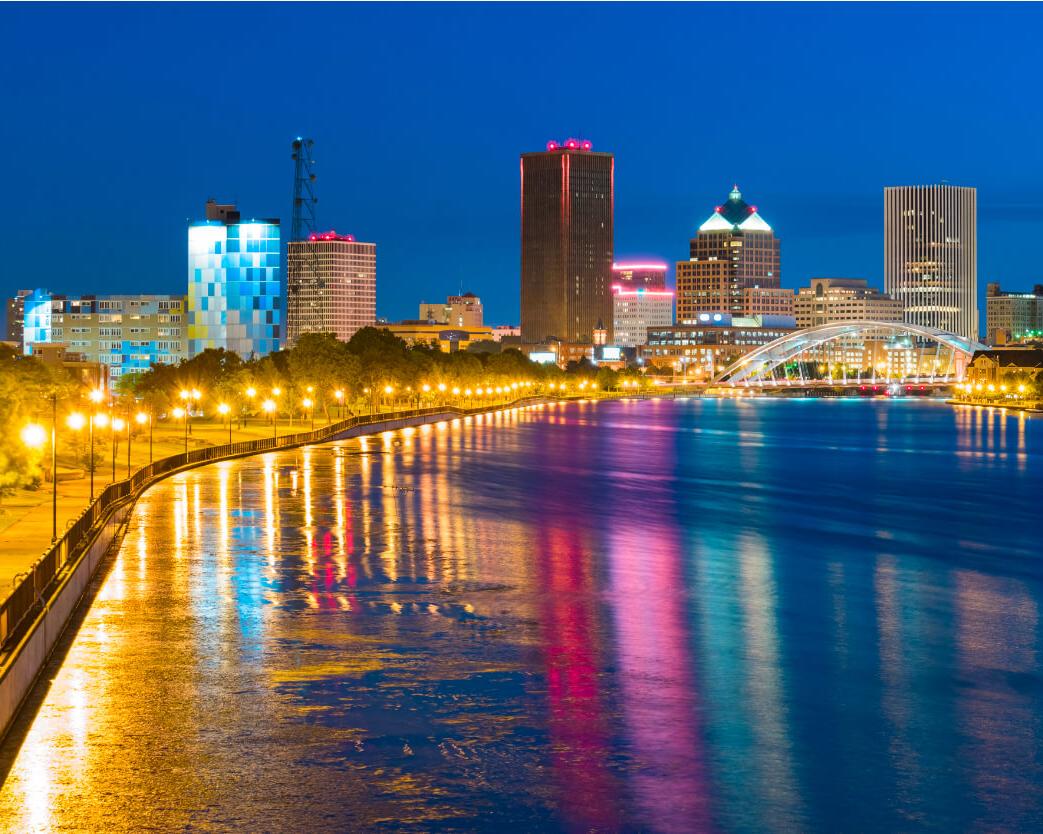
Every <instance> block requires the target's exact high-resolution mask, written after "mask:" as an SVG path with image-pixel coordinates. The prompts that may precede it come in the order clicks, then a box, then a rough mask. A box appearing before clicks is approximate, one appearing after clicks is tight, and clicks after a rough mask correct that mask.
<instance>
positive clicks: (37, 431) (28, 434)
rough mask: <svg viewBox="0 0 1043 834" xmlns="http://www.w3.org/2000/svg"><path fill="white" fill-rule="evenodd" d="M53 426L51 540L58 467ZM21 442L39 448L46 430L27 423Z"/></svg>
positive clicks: (55, 520) (55, 534)
mask: <svg viewBox="0 0 1043 834" xmlns="http://www.w3.org/2000/svg"><path fill="white" fill-rule="evenodd" d="M55 407H57V406H55ZM54 432H55V427H54V425H53V424H52V425H51V541H52V542H53V541H55V540H57V538H58V469H57V466H56V463H57V460H56V458H57V454H56V452H55V447H54V441H55V436H54ZM22 442H23V443H24V444H25V445H26V446H28V447H29V448H30V449H39V448H41V447H42V446H43V444H44V443H46V442H47V431H46V429H44V427H43V426H41V425H40V424H39V423H29V424H28V425H26V426H25V428H23V429H22Z"/></svg>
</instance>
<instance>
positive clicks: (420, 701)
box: [0, 400, 1043, 832]
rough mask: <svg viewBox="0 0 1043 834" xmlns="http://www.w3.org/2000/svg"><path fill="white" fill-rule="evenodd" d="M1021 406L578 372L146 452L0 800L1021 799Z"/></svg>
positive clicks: (234, 805) (346, 813)
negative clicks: (357, 417) (123, 527)
mask: <svg viewBox="0 0 1043 834" xmlns="http://www.w3.org/2000/svg"><path fill="white" fill-rule="evenodd" d="M1039 426H1040V422H1039V421H1038V420H1033V419H1027V418H1026V417H1025V416H1024V415H1023V414H1018V415H1012V414H1007V413H1005V412H1001V411H992V412H985V411H981V410H971V409H950V408H947V407H943V406H938V405H936V404H932V403H901V402H897V403H888V404H878V403H864V402H855V403H845V402H817V403H807V402H800V403H795V402H778V401H774V402H763V401H746V402H740V403H734V402H732V403H729V402H715V401H700V400H690V401H686V402H678V403H674V402H669V401H662V400H660V401H647V402H625V403H608V404H593V403H578V404H570V405H551V406H547V407H539V408H532V409H520V410H513V411H509V412H504V413H498V414H493V415H487V416H483V417H476V418H464V419H457V420H452V421H447V422H443V423H439V424H437V425H433V426H423V427H417V428H416V429H411V430H406V431H401V432H394V433H392V432H388V433H384V434H381V435H377V436H374V437H370V438H362V439H354V440H348V441H344V442H342V443H338V444H331V445H329V446H324V447H314V448H309V449H303V450H298V451H295V452H287V453H279V454H274V453H273V454H268V455H263V456H259V457H257V458H254V459H245V460H239V461H234V462H226V463H221V464H216V465H214V466H211V467H208V468H205V469H199V470H195V471H192V472H187V473H183V474H181V475H178V476H176V477H174V478H171V479H170V480H168V481H167V482H165V483H163V484H161V485H159V486H157V487H156V488H154V489H153V490H151V491H150V492H149V493H148V495H146V496H145V498H144V499H143V500H142V501H141V502H140V504H139V505H138V507H137V509H136V510H135V513H134V515H133V517H132V520H131V522H130V525H129V528H128V532H127V536H126V539H125V540H124V542H123V545H122V548H121V550H120V552H119V554H118V555H117V557H116V558H115V560H114V562H113V564H112V566H111V569H110V570H109V572H108V573H107V575H106V576H105V578H104V581H103V582H102V584H101V587H100V589H99V591H98V594H97V597H96V599H95V600H94V603H93V605H92V606H91V608H90V610H89V611H88V612H87V614H86V617H85V619H84V622H83V624H82V626H81V627H80V629H79V631H78V633H77V634H76V635H75V638H74V639H71V641H70V643H69V646H68V654H67V656H66V658H65V660H64V663H62V664H61V666H60V668H57V667H55V668H53V669H52V670H51V671H50V672H49V673H48V674H47V675H46V676H45V678H46V682H45V684H44V685H42V686H41V688H40V689H39V691H38V692H37V701H38V703H39V710H38V711H37V712H36V713H35V715H32V714H29V715H27V718H26V720H25V723H24V724H23V725H22V726H20V727H18V728H16V731H15V733H14V734H13V735H12V737H11V738H9V740H8V742H7V744H6V747H5V748H4V750H3V763H4V767H5V768H7V778H6V780H5V782H4V785H3V790H2V792H0V819H2V820H3V825H4V826H5V827H6V828H7V829H8V830H12V831H23V830H40V831H44V830H52V829H56V830H68V829H85V830H131V829H136V828H138V827H140V823H141V821H142V819H144V817H143V814H144V813H145V812H147V814H148V816H147V824H148V825H150V826H153V827H155V828H158V829H164V830H167V829H180V828H185V827H192V828H208V829H214V830H243V829H248V830H250V829H259V828H260V829H277V830H299V829H302V828H303V829H307V830H309V831H325V830H330V831H339V830H351V829H374V828H381V827H385V828H392V829H397V828H407V829H425V830H426V829H438V830H468V831H470V830H491V831H493V830H495V831H499V830H505V829H517V830H570V831H589V830H604V831H609V830H618V829H627V830H641V831H663V832H674V831H697V830H715V829H719V830H729V831H764V830H821V831H834V830H852V829H857V830H895V829H902V830H916V829H934V828H960V829H963V828H976V829H980V830H1004V829H1005V830H1015V829H1018V830H1025V829H1031V828H1034V827H1037V826H1036V823H1038V820H1039V819H1040V818H1041V816H1040V815H1041V812H1043V796H1041V786H1043V772H1041V763H1040V760H1039V753H1038V750H1039V749H1040V741H1041V738H1040V730H1041V722H1043V709H1041V698H1040V694H1041V685H1040V682H1041V678H1040V667H1039V647H1038V642H1039V636H1038V635H1039V631H1040V624H1039V604H1040V594H1041V588H1040V582H1039V579H1040V572H1039V568H1038V566H1037V564H1036V560H1037V558H1038V544H1039V536H1038V523H1037V521H1036V517H1037V504H1038V495H1039V494H1040V488H1041V486H1043V482H1041V477H1043V476H1041V474H1040V472H1041V466H1040V451H1039V450H1040V442H1041V440H1040V437H1041V433H1040V432H1041V430H1040V428H1039ZM983 493H984V494H986V495H988V494H993V495H997V496H998V495H1002V499H1001V500H994V501H986V500H983V499H982V495H983Z"/></svg>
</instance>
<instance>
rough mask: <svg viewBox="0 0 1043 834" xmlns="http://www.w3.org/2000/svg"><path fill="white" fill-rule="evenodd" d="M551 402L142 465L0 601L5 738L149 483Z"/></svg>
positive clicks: (398, 421) (397, 421) (377, 422)
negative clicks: (198, 470) (230, 463)
mask: <svg viewBox="0 0 1043 834" xmlns="http://www.w3.org/2000/svg"><path fill="white" fill-rule="evenodd" d="M542 402H544V399H543V398H539V397H526V398H523V399H520V400H516V401H513V402H510V403H498V404H494V405H489V406H486V407H482V408H476V409H460V408H454V407H449V408H431V409H415V410H410V411H402V412H393V413H388V414H378V415H373V416H370V417H353V418H351V419H349V420H345V421H340V422H338V423H333V424H331V425H328V426H324V427H322V428H320V429H317V430H316V431H311V432H303V433H298V434H295V435H288V436H285V437H280V438H278V439H276V438H274V437H270V438H266V439H264V440H254V441H245V442H240V443H233V444H225V445H223V446H213V447H209V448H205V449H197V450H195V451H190V452H189V453H188V454H184V453H182V454H180V455H174V456H171V457H167V458H164V459H162V460H159V461H156V462H155V463H153V464H150V465H148V466H146V467H143V468H142V469H139V470H138V471H137V472H135V473H134V475H133V476H132V477H131V478H128V479H126V480H124V481H120V482H117V483H114V484H110V485H108V487H106V488H105V489H104V490H103V491H102V492H101V494H100V495H99V496H98V498H97V499H96V500H95V502H94V503H93V504H91V506H90V507H89V508H88V509H87V510H86V511H85V513H84V515H83V516H81V517H80V519H78V520H77V521H76V522H75V524H73V525H72V527H71V528H70V529H69V530H68V531H67V532H66V533H65V534H64V535H62V536H61V537H60V538H59V539H58V541H57V542H56V543H55V544H54V545H52V547H51V548H50V549H49V550H48V551H47V552H46V553H45V554H44V556H43V557H42V558H41V559H39V560H38V561H36V562H35V563H34V564H32V565H31V566H30V568H29V570H28V571H27V572H26V574H25V576H24V577H21V578H20V579H19V580H18V581H17V582H16V583H15V584H14V587H13V590H12V593H11V594H10V595H9V596H8V597H7V598H6V599H5V600H3V602H2V603H0V651H2V653H0V738H3V736H4V735H5V734H6V732H7V730H8V728H9V727H10V724H11V722H12V721H13V720H14V718H15V716H17V714H18V711H19V709H20V707H21V704H22V702H23V700H24V699H25V697H26V696H27V694H28V693H29V692H30V691H31V689H32V687H33V686H34V685H35V682H36V679H37V677H38V676H39V674H40V671H41V670H42V669H43V667H44V666H45V664H46V663H47V661H48V659H49V657H50V655H51V652H52V651H53V649H54V646H55V645H56V643H57V642H58V640H59V638H60V637H61V635H62V633H63V632H64V630H65V628H66V626H67V624H68V622H69V621H70V620H71V618H72V616H73V614H74V613H75V612H76V610H77V608H78V607H79V604H80V601H81V600H82V599H83V597H84V594H85V593H86V590H87V588H88V586H89V583H90V581H91V579H92V578H93V575H94V573H95V571H96V570H97V569H98V566H99V565H100V564H101V563H102V561H103V559H104V556H105V554H106V552H107V551H108V549H109V548H110V547H111V545H112V543H113V542H114V541H116V540H117V539H118V538H119V537H120V534H121V530H122V527H123V525H124V524H125V523H126V520H127V519H128V518H129V516H130V514H131V512H132V510H133V507H134V505H135V503H136V502H137V500H138V499H139V498H140V496H141V495H142V494H143V493H144V492H145V490H147V489H149V488H151V487H152V486H154V485H155V484H156V483H157V482H159V481H161V480H164V479H166V478H167V477H169V476H170V475H173V474H175V473H178V472H181V471H184V470H186V469H191V468H195V467H197V466H203V465H206V464H209V463H215V462H218V461H222V460H229V459H233V458H239V457H248V456H253V455H256V454H262V453H265V452H274V451H284V450H287V449H293V448H296V447H299V446H304V445H312V444H316V443H324V442H329V441H334V440H341V439H346V438H350V437H357V436H362V435H368V434H376V433H380V432H384V431H394V430H397V429H402V428H408V427H412V426H418V425H423V424H425V423H436V422H441V421H444V420H450V419H453V418H457V417H466V416H471V415H477V414H485V413H489V412H496V411H502V410H506V409H513V408H518V407H522V406H527V405H537V404H539V403H542Z"/></svg>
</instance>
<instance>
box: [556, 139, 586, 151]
mask: <svg viewBox="0 0 1043 834" xmlns="http://www.w3.org/2000/svg"><path fill="white" fill-rule="evenodd" d="M563 148H564V149H565V150H570V151H591V150H593V149H594V143H593V142H591V141H590V140H589V139H573V138H572V137H571V136H570V137H569V138H568V139H566V140H565V141H564V142H555V141H554V140H553V139H552V140H551V141H549V142H548V143H547V150H548V151H558V150H562V149H563Z"/></svg>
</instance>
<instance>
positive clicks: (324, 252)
mask: <svg viewBox="0 0 1043 834" xmlns="http://www.w3.org/2000/svg"><path fill="white" fill-rule="evenodd" d="M376 320H377V245H376V244H375V243H363V242H361V241H357V240H355V238H354V236H352V235H338V234H337V233H336V232H335V231H329V232H321V233H318V234H316V233H312V234H310V235H308V239H307V240H291V241H290V242H289V243H288V244H287V246H286V340H287V344H288V346H291V347H292V346H293V344H294V343H295V342H296V341H297V339H298V337H299V336H300V335H301V334H302V333H332V334H333V335H334V336H336V337H337V338H338V339H340V340H341V341H345V342H346V341H348V340H349V339H350V338H351V337H352V336H354V335H355V333H356V332H357V331H358V330H361V329H362V328H363V327H371V326H372V325H373V324H375V323H376Z"/></svg>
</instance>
